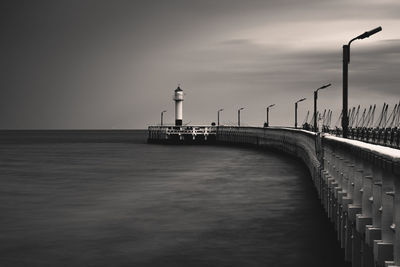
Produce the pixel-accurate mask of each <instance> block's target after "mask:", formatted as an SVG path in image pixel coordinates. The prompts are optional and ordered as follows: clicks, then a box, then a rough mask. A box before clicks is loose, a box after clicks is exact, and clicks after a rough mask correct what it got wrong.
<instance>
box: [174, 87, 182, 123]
mask: <svg viewBox="0 0 400 267" xmlns="http://www.w3.org/2000/svg"><path fill="white" fill-rule="evenodd" d="M174 101H175V126H182V120H183V90H182V89H181V88H180V87H179V86H178V88H176V89H175V94H174Z"/></svg>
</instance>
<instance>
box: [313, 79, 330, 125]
mask: <svg viewBox="0 0 400 267" xmlns="http://www.w3.org/2000/svg"><path fill="white" fill-rule="evenodd" d="M329 86H331V84H330V83H329V84H326V85H324V86H321V87H320V88H318V89H317V90H315V91H314V132H318V125H317V99H318V91H319V90H322V89H325V88H327V87H329Z"/></svg>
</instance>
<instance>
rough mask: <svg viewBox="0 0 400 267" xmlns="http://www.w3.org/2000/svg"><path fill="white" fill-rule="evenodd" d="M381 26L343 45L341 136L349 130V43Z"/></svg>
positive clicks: (377, 29) (379, 29) (373, 32)
mask: <svg viewBox="0 0 400 267" xmlns="http://www.w3.org/2000/svg"><path fill="white" fill-rule="evenodd" d="M381 30H382V27H378V28H375V29H373V30H370V31H368V32H364V33H363V34H361V35H359V36H357V37H355V38H353V39H351V40H350V42H349V43H348V44H347V45H343V109H342V129H343V137H344V138H347V136H348V132H349V116H348V114H347V109H348V71H349V63H350V45H351V43H352V42H353V41H355V40H358V39H360V40H361V39H364V38H368V37H370V36H371V35H373V34H375V33H377V32H380V31H381Z"/></svg>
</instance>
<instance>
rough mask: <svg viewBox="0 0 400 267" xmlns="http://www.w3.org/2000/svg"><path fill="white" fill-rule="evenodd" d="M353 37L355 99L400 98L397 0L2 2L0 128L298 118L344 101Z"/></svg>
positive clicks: (351, 100)
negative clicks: (180, 95) (178, 112)
mask: <svg viewBox="0 0 400 267" xmlns="http://www.w3.org/2000/svg"><path fill="white" fill-rule="evenodd" d="M377 26H382V28H383V31H382V32H380V33H378V34H376V35H374V36H372V37H371V38H368V39H364V40H359V41H355V42H354V43H353V44H352V47H351V63H350V65H349V106H353V105H358V104H361V105H364V106H366V105H369V104H373V103H376V104H378V105H379V106H381V105H382V104H383V102H388V103H389V104H391V105H393V104H394V103H396V102H398V101H399V100H400V97H399V91H400V1H398V0H375V1H371V0H351V1H350V0H335V1H332V0H329V1H323V0H264V1H250V0H246V1H242V0H229V1H228V0H218V1H217V0H198V1H194V0H190V1H189V0H187V1H174V0H168V1H162V0H159V1H145V0H144V1H120V0H113V1H111V0H109V1H101V0H95V1H88V0H79V1H78V0H76V1H75V0H68V1H67V0H65V1H54V0H48V1H43V0H36V1H30V0H27V1H20V0H3V1H1V2H0V33H1V34H0V40H1V42H0V73H1V76H0V77H1V79H0V128H2V129H43V128H45V129H48V128H49V129H67V128H73V129H77V128H84V129H95V128H96V129H111V128H128V129H131V128H135V129H143V128H146V127H147V126H148V125H149V124H155V123H159V117H160V112H161V111H162V110H164V109H166V110H167V113H166V115H165V118H166V120H167V121H168V122H171V123H172V122H173V121H174V103H173V101H172V94H173V90H174V89H175V88H176V87H177V85H178V84H181V88H182V89H183V90H184V92H185V94H186V95H185V101H184V114H183V119H184V123H189V122H190V123H191V124H209V123H211V122H212V121H215V120H216V113H217V112H216V111H217V109H219V108H224V111H223V113H222V114H221V121H222V122H223V123H225V124H233V123H235V122H236V119H237V109H238V108H239V107H245V110H244V111H243V113H242V123H243V124H247V125H254V126H261V125H262V123H263V122H264V121H265V107H266V106H267V105H269V104H276V106H275V107H274V108H273V110H271V113H270V122H271V124H272V125H293V120H294V102H295V101H296V100H298V99H299V98H302V97H307V100H306V101H305V102H302V103H300V105H299V121H300V122H302V121H303V119H304V117H305V114H306V112H307V110H310V111H311V110H312V104H313V101H312V94H313V90H314V89H316V88H318V87H320V86H321V85H324V84H326V83H332V87H330V88H329V89H327V90H325V91H321V92H320V95H319V108H320V109H324V108H327V109H328V108H330V109H333V110H334V118H333V119H332V124H335V123H336V120H337V117H338V115H339V113H340V108H341V97H342V94H341V88H342V78H341V75H342V45H343V44H345V43H347V42H348V41H349V40H350V39H352V38H353V37H355V36H357V35H359V34H361V33H363V32H364V31H367V30H370V29H372V28H375V27H377Z"/></svg>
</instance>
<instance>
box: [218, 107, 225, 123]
mask: <svg viewBox="0 0 400 267" xmlns="http://www.w3.org/2000/svg"><path fill="white" fill-rule="evenodd" d="M223 110H224V109H223V108H221V109H218V112H217V125H218V126H219V113H220V112H221V111H223Z"/></svg>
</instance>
